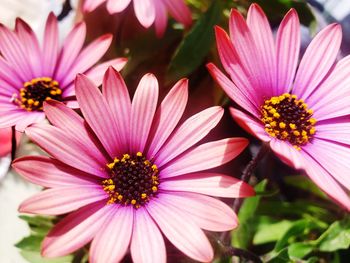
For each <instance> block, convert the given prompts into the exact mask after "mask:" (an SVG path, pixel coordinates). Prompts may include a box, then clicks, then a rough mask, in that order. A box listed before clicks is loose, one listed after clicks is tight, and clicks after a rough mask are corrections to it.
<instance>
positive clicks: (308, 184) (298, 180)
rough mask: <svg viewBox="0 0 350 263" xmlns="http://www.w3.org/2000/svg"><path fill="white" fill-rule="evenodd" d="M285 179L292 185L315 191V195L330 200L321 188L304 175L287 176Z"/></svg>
mask: <svg viewBox="0 0 350 263" xmlns="http://www.w3.org/2000/svg"><path fill="white" fill-rule="evenodd" d="M284 181H285V182H286V183H287V184H288V185H291V186H294V187H297V188H299V189H302V190H304V191H307V192H310V193H313V194H314V195H316V196H318V197H321V198H324V199H326V200H329V199H328V197H327V196H326V194H324V193H323V192H322V191H321V190H320V188H318V187H317V186H316V185H315V184H314V183H313V182H312V181H311V180H310V179H309V178H307V177H306V176H302V175H293V176H285V177H284Z"/></svg>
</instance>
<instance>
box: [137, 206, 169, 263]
mask: <svg viewBox="0 0 350 263" xmlns="http://www.w3.org/2000/svg"><path fill="white" fill-rule="evenodd" d="M130 249H131V256H132V259H133V261H134V262H143V263H165V262H166V249H165V244H164V239H163V236H162V234H161V233H160V231H159V228H158V226H157V225H156V223H155V222H154V221H153V220H152V218H151V217H150V215H149V214H148V212H147V210H146V209H145V208H140V209H138V210H137V212H136V213H135V219H134V227H133V233H132V240H131V247H130Z"/></svg>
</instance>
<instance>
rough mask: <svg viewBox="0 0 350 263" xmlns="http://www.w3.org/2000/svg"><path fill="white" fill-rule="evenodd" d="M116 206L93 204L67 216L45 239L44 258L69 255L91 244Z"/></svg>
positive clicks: (43, 244)
mask: <svg viewBox="0 0 350 263" xmlns="http://www.w3.org/2000/svg"><path fill="white" fill-rule="evenodd" d="M113 211H114V206H112V205H106V202H105V201H100V202H97V203H92V204H90V205H87V206H85V207H83V208H80V209H79V210H77V211H76V212H73V213H71V214H70V215H68V216H66V217H65V218H64V219H62V221H60V222H59V223H58V224H57V225H56V226H55V227H54V228H53V229H52V230H51V231H50V232H49V234H48V235H47V236H46V237H45V239H44V241H43V243H42V255H43V256H44V257H49V258H52V257H59V256H65V255H68V254H70V253H72V252H74V251H76V250H78V249H79V248H81V247H83V246H84V245H86V244H87V243H89V242H90V241H91V240H92V238H93V237H94V236H95V235H96V233H97V232H98V231H100V229H101V227H102V226H103V225H104V224H105V223H109V222H106V219H107V218H108V216H109V215H110V213H111V212H113Z"/></svg>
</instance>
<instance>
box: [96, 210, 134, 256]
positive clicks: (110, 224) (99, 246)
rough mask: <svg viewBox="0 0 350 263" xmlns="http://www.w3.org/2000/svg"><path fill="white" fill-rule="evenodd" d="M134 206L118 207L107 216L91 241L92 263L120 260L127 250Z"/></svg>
mask: <svg viewBox="0 0 350 263" xmlns="http://www.w3.org/2000/svg"><path fill="white" fill-rule="evenodd" d="M133 217H134V208H133V207H132V206H126V207H120V208H118V209H117V210H116V211H115V212H114V213H113V214H111V216H110V217H109V218H108V220H107V222H106V224H105V225H104V226H103V227H102V228H101V229H100V230H99V232H98V233H97V234H96V236H95V238H94V239H93V241H92V243H91V248H90V255H89V261H90V262H92V263H95V262H103V263H114V262H120V261H121V260H122V259H123V257H124V255H125V254H126V252H127V249H128V247H129V244H130V240H131V234H132V229H133V224H134V222H133Z"/></svg>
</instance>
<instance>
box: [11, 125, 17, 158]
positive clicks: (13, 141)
mask: <svg viewBox="0 0 350 263" xmlns="http://www.w3.org/2000/svg"><path fill="white" fill-rule="evenodd" d="M11 130H12V135H11V162H13V160H14V159H15V157H16V148H17V140H16V129H15V126H12V127H11Z"/></svg>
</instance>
